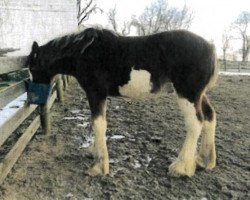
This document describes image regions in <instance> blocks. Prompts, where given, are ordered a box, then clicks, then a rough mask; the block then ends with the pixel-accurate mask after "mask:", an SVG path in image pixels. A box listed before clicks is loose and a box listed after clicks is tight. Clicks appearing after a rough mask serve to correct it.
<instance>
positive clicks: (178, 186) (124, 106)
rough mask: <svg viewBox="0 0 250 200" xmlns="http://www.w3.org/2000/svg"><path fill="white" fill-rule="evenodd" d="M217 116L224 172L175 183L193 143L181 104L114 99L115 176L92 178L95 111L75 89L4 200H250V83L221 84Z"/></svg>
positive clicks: (13, 176) (4, 189) (4, 190)
mask: <svg viewBox="0 0 250 200" xmlns="http://www.w3.org/2000/svg"><path fill="white" fill-rule="evenodd" d="M209 97H210V99H211V101H212V103H213V105H214V107H215V109H216V111H217V117H218V125H217V133H216V148H217V157H218V160H217V167H216V168H215V169H214V170H213V171H211V172H206V171H204V170H197V171H196V174H195V175H194V176H193V177H192V178H187V177H182V178H173V177H170V176H169V175H168V166H169V165H170V163H171V162H172V161H173V160H174V159H175V157H176V156H177V155H178V152H179V149H180V148H181V146H182V143H183V141H184V137H185V130H184V123H183V118H182V116H181V114H180V111H179V110H178V108H177V103H176V100H175V99H176V97H175V96H174V95H173V94H166V95H164V96H163V97H160V98H158V99H153V100H152V99H151V100H147V101H133V102H131V101H130V100H128V99H123V98H109V99H108V107H109V109H108V131H107V142H108V148H109V153H110V165H111V174H110V175H109V176H106V177H94V178H93V177H89V176H88V175H86V171H87V169H88V168H89V167H90V166H91V164H92V162H93V159H92V158H91V156H90V155H89V153H88V151H87V149H86V148H85V146H86V140H89V137H90V132H91V129H90V124H89V117H90V111H89V109H88V103H87V101H86V97H85V94H84V92H83V91H82V90H81V88H80V87H79V85H78V84H77V83H76V82H75V81H73V82H72V83H71V86H70V87H69V88H68V89H67V91H66V94H65V103H64V105H62V104H59V103H57V104H55V106H54V107H53V109H52V111H53V112H52V126H53V127H52V134H51V135H50V136H45V135H42V134H41V133H40V134H39V133H38V134H37V135H35V137H34V138H33V140H32V141H31V143H30V144H29V145H28V147H27V148H26V150H25V152H24V153H23V154H22V156H21V157H20V159H19V160H18V162H17V164H16V165H15V166H14V168H13V170H12V172H11V173H10V174H9V175H8V177H7V179H6V180H5V182H4V183H3V185H2V186H1V187H0V199H8V200H12V199H13V200H14V199H18V200H22V199H24V200H25V199H29V200H35V199H39V200H40V199H41V200H46V199H70V200H71V199H72V200H73V199H86V200H91V199H93V200H99V199H100V200H102V199H112V200H116V199H126V200H127V199H135V200H140V199H157V200H158V199H159V200H161V199H192V200H194V199H203V200H206V199H244V200H245V199H250V77H249V76H248V77H243V76H242V77H239V76H238V77H236V76H234V77H232V76H231V77H229V76H227V77H221V78H220V80H219V82H218V86H217V87H216V88H215V89H214V90H213V91H212V92H210V93H209Z"/></svg>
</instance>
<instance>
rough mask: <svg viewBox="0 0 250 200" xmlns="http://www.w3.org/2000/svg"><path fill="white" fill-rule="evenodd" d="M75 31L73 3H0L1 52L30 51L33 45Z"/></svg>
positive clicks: (19, 0) (67, 0)
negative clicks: (7, 50)
mask: <svg viewBox="0 0 250 200" xmlns="http://www.w3.org/2000/svg"><path fill="white" fill-rule="evenodd" d="M76 30H77V17H76V0H53V1H52V0H0V48H11V47H12V48H20V49H21V54H26V53H27V52H29V50H30V46H31V45H32V43H33V41H34V40H36V41H38V43H39V44H44V43H45V42H47V41H48V40H50V39H52V38H54V37H58V36H61V35H63V34H66V33H70V32H73V31H76Z"/></svg>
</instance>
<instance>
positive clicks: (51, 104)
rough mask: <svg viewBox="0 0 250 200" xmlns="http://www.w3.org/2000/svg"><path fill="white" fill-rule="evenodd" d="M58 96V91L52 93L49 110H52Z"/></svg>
mask: <svg viewBox="0 0 250 200" xmlns="http://www.w3.org/2000/svg"><path fill="white" fill-rule="evenodd" d="M56 98H57V93H56V91H54V92H53V94H52V95H51V97H50V99H49V101H48V103H47V106H48V109H49V110H50V108H51V107H52V106H53V104H54V102H55V100H56Z"/></svg>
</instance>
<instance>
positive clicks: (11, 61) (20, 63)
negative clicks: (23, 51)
mask: <svg viewBox="0 0 250 200" xmlns="http://www.w3.org/2000/svg"><path fill="white" fill-rule="evenodd" d="M26 59H27V56H18V57H3V58H0V74H6V73H9V72H13V71H17V70H20V69H22V68H25V62H26Z"/></svg>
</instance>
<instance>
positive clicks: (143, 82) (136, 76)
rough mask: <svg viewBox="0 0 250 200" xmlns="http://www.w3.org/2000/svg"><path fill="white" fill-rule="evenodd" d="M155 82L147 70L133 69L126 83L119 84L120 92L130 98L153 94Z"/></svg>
mask: <svg viewBox="0 0 250 200" xmlns="http://www.w3.org/2000/svg"><path fill="white" fill-rule="evenodd" d="M152 88H153V83H152V82H151V74H150V73H149V72H148V71H146V70H134V69H133V70H132V71H131V72H130V76H129V80H128V82H127V83H126V84H124V85H121V86H119V93H120V95H122V96H126V97H130V98H143V97H147V96H149V95H150V94H151V91H152Z"/></svg>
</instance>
